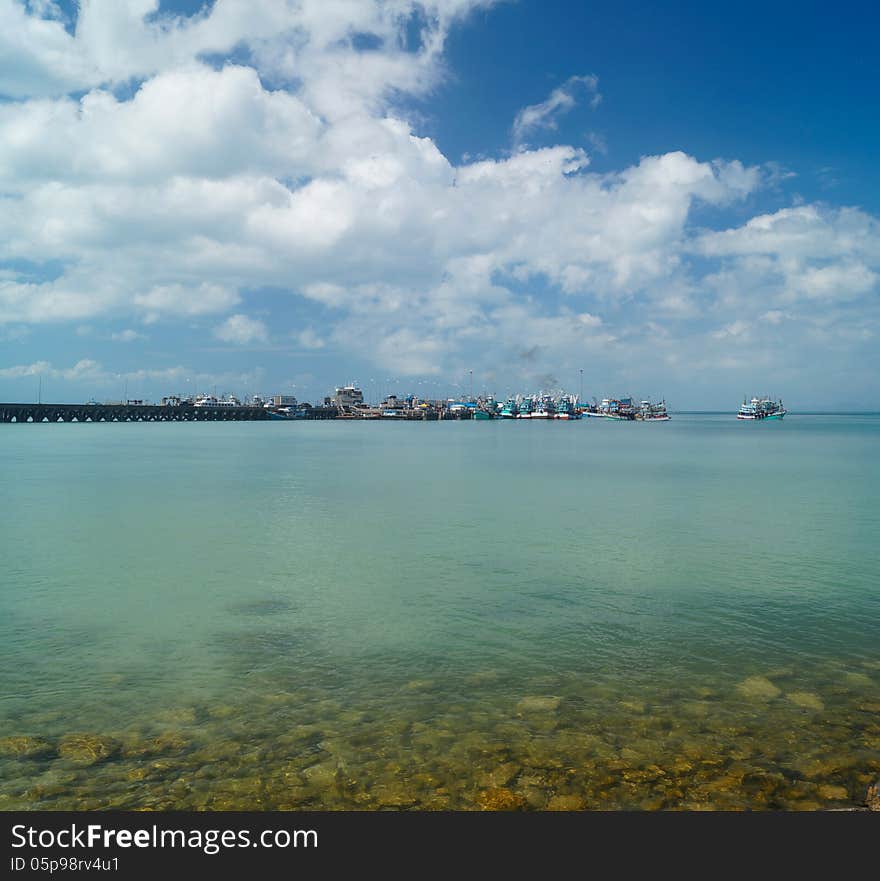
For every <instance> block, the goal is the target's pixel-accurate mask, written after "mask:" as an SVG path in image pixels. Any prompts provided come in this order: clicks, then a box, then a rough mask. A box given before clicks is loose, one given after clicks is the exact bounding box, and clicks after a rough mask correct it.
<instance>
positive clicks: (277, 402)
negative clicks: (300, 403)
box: [272, 395, 297, 407]
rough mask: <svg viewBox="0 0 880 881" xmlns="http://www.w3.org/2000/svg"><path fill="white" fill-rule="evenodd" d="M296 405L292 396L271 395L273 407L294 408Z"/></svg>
mask: <svg viewBox="0 0 880 881" xmlns="http://www.w3.org/2000/svg"><path fill="white" fill-rule="evenodd" d="M296 403H297V401H296V398H295V397H294V396H293V395H272V406H273V407H295V406H296Z"/></svg>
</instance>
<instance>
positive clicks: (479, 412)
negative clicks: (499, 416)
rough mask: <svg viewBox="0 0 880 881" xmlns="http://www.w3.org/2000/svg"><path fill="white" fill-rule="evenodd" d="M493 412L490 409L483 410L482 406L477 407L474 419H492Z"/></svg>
mask: <svg viewBox="0 0 880 881" xmlns="http://www.w3.org/2000/svg"><path fill="white" fill-rule="evenodd" d="M491 418H492V414H491V413H490V412H489V411H488V410H483V409H482V408H481V407H477V409H476V410H474V419H491Z"/></svg>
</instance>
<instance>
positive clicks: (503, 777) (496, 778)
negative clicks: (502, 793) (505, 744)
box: [480, 762, 522, 789]
mask: <svg viewBox="0 0 880 881" xmlns="http://www.w3.org/2000/svg"><path fill="white" fill-rule="evenodd" d="M521 770H522V768H521V767H520V766H519V765H517V764H516V763H515V762H505V763H504V764H501V765H498V766H497V767H495V768H493V769H492V770H491V771H487V772H486V773H485V774H483V775H482V777H481V778H480V783H481V784H482V785H483V786H486V787H489V788H490V789H492V788H496V787H501V786H507V784H508V783H510V782H511V781H513V780H514V779H515V778H516V776H517V774H519V772H520V771H521Z"/></svg>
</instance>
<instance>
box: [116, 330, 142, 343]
mask: <svg viewBox="0 0 880 881" xmlns="http://www.w3.org/2000/svg"><path fill="white" fill-rule="evenodd" d="M110 339H111V340H113V342H115V343H133V342H136V341H137V340H142V339H146V337H145V336H144V335H143V334H142V333H138V332H137V331H136V330H132V329H131V328H127V329H126V330H120V331H118V332H116V333H112V334H110Z"/></svg>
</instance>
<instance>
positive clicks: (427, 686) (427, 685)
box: [403, 679, 435, 691]
mask: <svg viewBox="0 0 880 881" xmlns="http://www.w3.org/2000/svg"><path fill="white" fill-rule="evenodd" d="M434 685H435V682H434V680H433V679H411V680H410V681H409V682H407V683H406V685H404V686H403V690H404V691H430V690H431V689H432V688H434Z"/></svg>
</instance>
